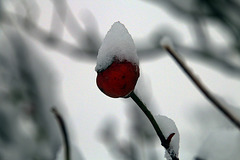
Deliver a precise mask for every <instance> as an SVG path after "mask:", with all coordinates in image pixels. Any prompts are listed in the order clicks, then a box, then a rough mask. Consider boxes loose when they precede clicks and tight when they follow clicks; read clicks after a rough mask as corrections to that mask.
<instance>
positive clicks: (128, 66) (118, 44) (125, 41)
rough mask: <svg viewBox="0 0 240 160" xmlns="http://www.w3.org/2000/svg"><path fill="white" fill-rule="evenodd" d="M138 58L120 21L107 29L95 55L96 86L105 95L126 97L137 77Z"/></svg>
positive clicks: (133, 86)
mask: <svg viewBox="0 0 240 160" xmlns="http://www.w3.org/2000/svg"><path fill="white" fill-rule="evenodd" d="M138 65H139V60H138V57H137V52H136V47H135V44H134V42H133V39H132V37H131V35H130V34H129V33H128V31H127V29H126V28H125V26H124V25H123V24H121V23H120V22H115V23H114V24H113V25H112V27H111V29H110V30H109V31H108V33H107V35H106V37H105V39H104V40H103V43H102V45H101V47H100V49H99V52H98V56H97V65H96V67H95V70H96V72H97V80H96V81H97V86H98V88H99V89H100V90H101V91H102V92H103V93H104V94H106V95H108V96H110V97H113V98H118V97H127V96H128V95H129V94H130V93H131V92H132V91H133V90H134V88H135V85H136V83H137V80H138V77H139V66H138Z"/></svg>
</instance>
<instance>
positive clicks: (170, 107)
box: [39, 0, 240, 160]
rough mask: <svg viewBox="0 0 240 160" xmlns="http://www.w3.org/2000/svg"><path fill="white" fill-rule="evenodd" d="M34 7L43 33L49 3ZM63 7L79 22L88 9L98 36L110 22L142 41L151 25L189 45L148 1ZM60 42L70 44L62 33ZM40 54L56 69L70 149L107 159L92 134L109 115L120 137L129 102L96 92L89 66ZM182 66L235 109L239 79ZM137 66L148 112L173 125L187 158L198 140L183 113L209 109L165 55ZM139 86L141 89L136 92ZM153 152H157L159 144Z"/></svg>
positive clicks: (206, 67) (185, 32)
mask: <svg viewBox="0 0 240 160" xmlns="http://www.w3.org/2000/svg"><path fill="white" fill-rule="evenodd" d="M39 1H40V0H39ZM39 4H41V8H44V10H46V12H43V14H42V15H41V16H42V17H41V19H40V23H39V24H40V25H41V26H43V27H45V28H46V29H48V27H49V22H50V19H51V17H50V16H49V13H50V10H51V6H50V3H49V2H48V1H46V0H44V1H41V3H39ZM69 5H70V7H71V8H72V9H73V12H74V14H75V15H76V16H77V18H79V19H81V16H80V14H81V12H80V11H81V10H85V9H89V10H90V11H91V12H92V14H93V15H94V16H95V17H96V20H97V22H98V25H99V31H100V34H101V36H102V38H103V37H104V35H105V34H106V32H107V31H108V30H109V29H110V27H111V25H112V24H113V23H114V22H115V21H121V22H122V23H123V24H124V25H125V26H126V28H127V29H128V31H129V33H130V34H131V35H132V36H133V39H134V40H139V39H142V38H144V37H145V36H146V35H148V34H149V33H150V32H151V31H152V29H154V28H155V27H156V26H161V25H170V26H171V28H173V29H175V30H177V31H178V32H179V33H180V35H182V37H181V42H182V44H184V45H194V42H193V40H192V37H191V35H190V32H191V29H190V28H188V27H187V26H186V25H185V24H184V23H185V22H181V19H177V17H173V16H172V15H170V14H169V13H168V12H167V11H166V10H164V9H162V10H161V9H160V8H159V7H155V6H153V5H150V4H149V3H145V2H142V1H137V0H130V1H121V0H114V1H110V0H101V1H100V0H88V1H86V0H69ZM210 31H211V32H210V33H211V34H212V35H214V36H216V37H217V38H216V41H217V42H218V43H223V42H224V39H223V37H222V35H220V34H219V33H217V31H218V29H217V28H216V29H214V28H212V29H210ZM65 38H66V39H67V40H69V41H72V39H71V37H70V36H69V35H68V34H67V33H66V34H65ZM42 50H43V51H44V56H46V59H47V60H48V61H49V62H50V63H51V64H53V67H54V69H53V70H54V71H56V73H54V72H53V73H54V74H55V76H56V81H57V82H58V83H57V85H58V87H59V89H58V93H59V95H58V96H59V99H60V100H61V102H62V103H63V107H66V110H67V112H68V115H69V116H70V120H69V123H71V128H72V130H71V132H72V134H73V137H72V139H73V141H74V143H75V145H77V146H78V147H79V149H80V150H81V152H82V153H83V155H84V157H85V158H86V160H96V159H99V160H101V159H104V160H110V159H112V158H111V156H110V155H109V153H108V151H107V149H106V148H105V147H104V145H103V144H101V143H100V141H99V140H98V139H97V136H96V135H97V133H98V130H99V127H100V126H101V125H102V123H103V121H104V119H105V118H106V117H107V116H111V117H114V118H116V120H118V121H119V122H120V124H119V125H120V127H121V135H122V136H124V137H127V136H128V135H126V133H125V132H124V130H126V129H127V127H128V120H127V113H126V112H127V111H128V109H127V107H129V106H128V105H127V104H126V103H125V101H129V100H125V99H112V98H109V97H107V96H105V95H104V94H102V93H101V91H100V90H99V89H98V88H97V86H96V83H95V79H96V72H95V70H94V68H95V63H94V62H93V63H89V62H79V61H77V60H73V59H70V58H69V57H67V56H63V55H61V54H59V53H57V52H55V51H53V50H49V49H46V48H45V49H42ZM187 62H188V64H189V66H191V68H192V69H193V70H194V72H195V73H197V75H199V77H200V78H201V80H202V81H203V82H204V83H205V84H206V85H207V86H208V88H209V89H210V90H211V91H213V92H214V93H216V94H218V95H219V96H222V97H225V98H226V99H225V100H226V101H227V102H229V103H231V104H233V105H236V106H237V105H238V106H239V104H240V99H239V95H240V81H239V79H237V78H233V77H230V76H229V75H226V74H224V73H222V72H221V71H219V70H216V69H210V68H212V67H211V64H206V63H204V62H198V61H192V60H190V59H187ZM140 67H141V78H140V80H139V83H138V85H137V89H138V90H139V92H146V91H145V90H146V89H147V93H150V94H151V96H150V97H151V101H150V102H149V105H154V106H155V107H156V108H157V110H158V111H156V113H154V114H163V115H166V116H168V117H170V118H172V119H173V120H174V121H175V122H176V124H177V126H178V129H179V132H180V157H181V159H191V158H192V156H194V155H193V154H195V153H196V152H197V150H198V147H199V145H200V144H201V141H202V139H203V138H204V137H203V135H201V134H200V133H199V134H198V133H196V132H197V131H196V129H195V128H194V127H195V126H194V122H191V121H189V115H191V114H192V113H193V112H194V110H195V109H196V108H197V107H199V106H197V105H196V104H198V105H201V107H204V106H205V107H209V103H208V101H207V100H205V99H204V97H203V96H202V95H201V94H200V93H199V92H198V90H197V89H196V88H195V86H194V85H193V84H192V83H191V82H190V81H189V79H188V78H187V77H186V76H185V75H184V74H183V72H182V71H181V70H180V69H179V67H178V66H177V65H176V64H175V63H174V62H173V61H172V59H171V58H169V56H165V57H164V58H159V59H155V60H151V61H146V62H141V61H140ZM142 83H143V84H145V85H142ZM142 86H145V88H143V89H142V88H141V87H142ZM146 86H147V87H146ZM189 137H191V138H193V139H194V140H193V141H194V143H193V142H192V143H190V141H189ZM159 146H160V144H159ZM159 150H160V151H161V152H162V148H161V146H160V147H159Z"/></svg>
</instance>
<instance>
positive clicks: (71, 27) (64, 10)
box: [52, 0, 83, 42]
mask: <svg viewBox="0 0 240 160" xmlns="http://www.w3.org/2000/svg"><path fill="white" fill-rule="evenodd" d="M52 2H53V6H54V7H55V9H56V11H57V14H58V15H59V18H60V20H61V21H62V23H63V25H65V26H66V28H67V30H68V32H69V33H70V34H71V36H72V37H73V38H74V39H75V40H76V41H77V42H80V37H81V36H83V29H82V27H81V26H80V25H79V23H78V21H77V20H76V18H75V16H74V15H73V13H72V12H71V9H70V8H69V6H68V4H67V2H66V1H65V0H52Z"/></svg>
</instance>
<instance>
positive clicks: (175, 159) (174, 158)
mask: <svg viewBox="0 0 240 160" xmlns="http://www.w3.org/2000/svg"><path fill="white" fill-rule="evenodd" d="M130 97H131V98H132V100H133V101H134V102H135V103H136V104H137V105H138V106H139V108H140V109H141V110H142V111H143V113H144V114H145V115H146V116H147V118H148V119H149V121H150V122H151V124H152V126H153V128H154V130H155V131H156V133H157V135H158V137H159V139H160V141H161V145H162V146H163V147H164V148H165V149H166V151H167V152H168V153H169V155H170V156H171V158H172V160H179V158H178V157H177V154H176V153H175V152H174V151H171V152H170V150H169V145H170V142H171V138H172V137H173V135H172V134H170V136H172V137H170V138H169V137H168V139H170V140H167V139H166V138H165V137H164V135H163V133H162V131H161V129H160V128H159V126H158V124H157V122H156V120H155V119H154V117H153V115H152V113H151V112H150V111H149V110H148V109H147V107H146V106H145V105H144V103H143V102H142V101H141V100H140V99H139V98H138V96H137V95H136V94H135V93H134V92H132V93H131V94H130ZM172 152H173V153H172Z"/></svg>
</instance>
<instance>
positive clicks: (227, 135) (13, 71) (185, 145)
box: [0, 0, 240, 160]
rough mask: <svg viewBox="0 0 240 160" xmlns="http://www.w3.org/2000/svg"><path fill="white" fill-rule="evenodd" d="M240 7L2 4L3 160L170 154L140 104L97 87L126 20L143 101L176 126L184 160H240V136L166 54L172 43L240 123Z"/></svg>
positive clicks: (167, 2)
mask: <svg viewBox="0 0 240 160" xmlns="http://www.w3.org/2000/svg"><path fill="white" fill-rule="evenodd" d="M239 16H240V1H239V0H218V1H216V0H181V1H179V0H148V1H144V0H128V1H127V0H115V1H110V0H101V1H99V0H88V1H85V0H78V1H77V0H68V1H67V0H0V74H1V76H0V84H1V85H0V99H1V100H0V160H60V159H63V153H62V151H63V149H62V148H61V146H62V137H61V132H60V130H59V126H58V125H57V122H56V120H55V118H54V116H53V114H52V113H51V112H50V108H51V107H52V106H56V107H57V109H58V110H59V112H60V113H61V114H62V116H63V118H64V120H65V122H66V124H67V127H68V132H69V137H70V140H71V146H72V147H71V148H72V152H73V153H72V154H73V156H72V157H73V158H72V160H76V159H78V160H81V159H84V160H96V159H105V160H110V159H111V160H112V159H116V160H159V159H164V158H163V157H164V150H163V148H162V146H161V145H160V142H159V140H158V138H157V137H156V136H155V132H154V131H153V130H152V127H151V125H150V124H149V122H148V121H147V120H146V118H145V117H144V115H143V114H142V113H141V112H140V110H139V109H138V107H137V106H136V105H135V104H134V103H133V102H132V101H131V100H130V99H121V98H119V99H112V98H109V97H107V96H105V95H104V94H102V93H101V91H100V90H99V89H98V88H97V86H96V83H95V79H96V75H97V74H96V72H95V70H94V68H95V65H96V57H97V53H98V49H99V47H100V45H101V42H102V40H103V38H104V36H105V35H106V33H107V31H108V30H109V29H110V27H111V25H112V24H113V23H114V22H116V21H120V22H121V23H123V24H124V25H125V26H126V28H127V29H128V31H129V33H130V34H131V35H132V37H133V39H134V42H135V44H136V47H137V52H138V56H139V58H140V68H141V76H140V79H139V81H138V83H137V86H136V93H137V94H138V95H139V96H140V97H141V99H142V100H143V101H144V103H145V104H146V105H147V106H148V107H149V109H150V110H151V111H152V113H153V114H154V115H158V114H161V115H165V116H167V117H169V118H171V119H172V120H174V121H175V123H176V125H177V127H178V130H179V133H180V151H179V157H180V159H186V160H188V159H189V160H190V159H191V160H193V159H195V160H211V159H223V160H226V159H238V158H239V157H240V153H239V148H240V146H239V143H237V142H239V141H240V134H239V131H237V130H236V128H235V126H233V125H232V124H231V123H230V122H229V121H228V119H227V118H226V117H224V116H223V115H222V114H221V113H220V112H219V111H218V110H216V109H215V108H214V106H213V105H212V104H211V103H209V102H208V100H207V99H205V97H204V96H203V95H202V94H201V93H200V92H199V91H198V89H197V88H196V87H195V86H194V84H192V83H191V81H190V80H189V79H188V78H187V76H186V75H185V74H184V73H183V72H182V70H181V69H180V68H179V67H178V65H177V64H175V62H174V61H173V60H172V59H171V57H169V56H168V54H167V53H166V52H165V51H164V50H163V49H162V48H161V45H160V42H161V40H162V39H163V38H164V37H168V38H170V39H171V41H172V45H173V47H174V48H175V49H176V51H177V52H178V53H179V54H181V56H182V57H183V58H184V59H185V61H186V63H187V64H188V65H189V66H190V67H191V69H192V70H193V72H194V73H195V74H196V75H198V78H199V79H200V80H201V81H202V82H203V83H204V84H205V85H206V86H207V88H208V89H209V90H210V91H211V92H213V93H214V94H215V95H216V97H217V98H218V99H219V100H220V101H221V102H222V103H224V104H225V106H227V108H228V109H229V110H230V111H232V113H233V114H235V116H236V117H238V118H239V119H240V105H239V104H240V98H239V97H240V19H239Z"/></svg>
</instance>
